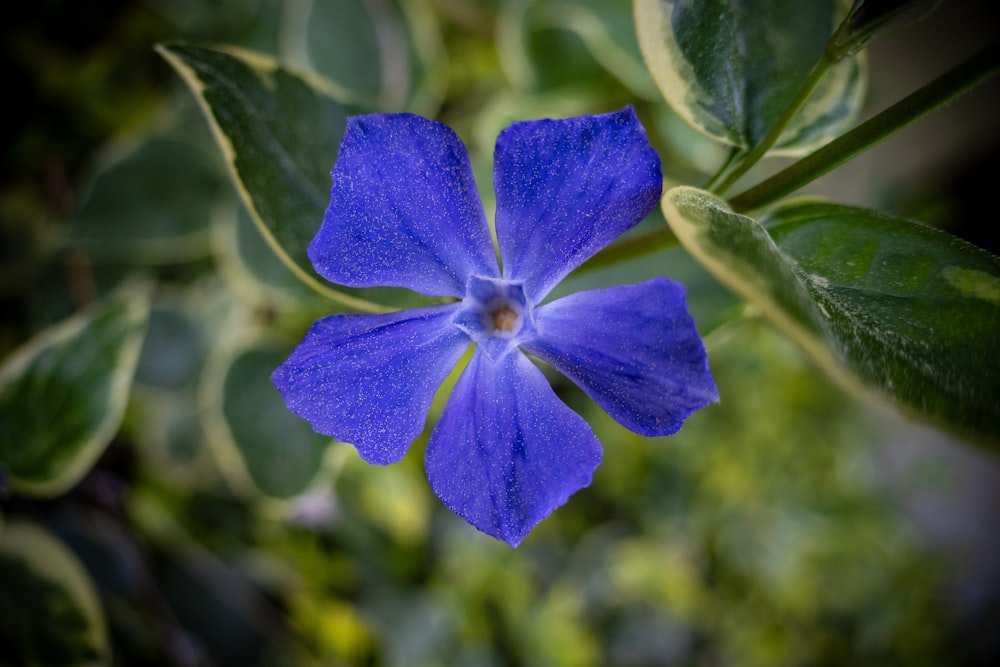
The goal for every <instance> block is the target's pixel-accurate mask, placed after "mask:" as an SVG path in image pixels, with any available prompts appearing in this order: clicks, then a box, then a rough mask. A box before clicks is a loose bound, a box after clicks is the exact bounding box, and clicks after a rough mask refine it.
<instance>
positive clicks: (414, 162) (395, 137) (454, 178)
mask: <svg viewBox="0 0 1000 667" xmlns="http://www.w3.org/2000/svg"><path fill="white" fill-rule="evenodd" d="M331 176H332V187H331V189H330V206H329V208H328V209H327V211H326V216H325V218H324V219H323V224H322V226H321V227H320V230H319V233H318V234H317V235H316V237H315V238H314V239H313V241H312V243H310V244H309V258H310V259H311V260H312V263H313V266H314V267H315V268H316V271H317V272H318V273H319V274H320V275H321V276H323V277H324V278H326V279H327V280H330V281H332V282H334V283H337V284H340V285H347V286H350V287H406V288H409V289H412V290H414V291H417V292H420V293H422V294H430V295H436V296H455V297H461V296H462V295H463V294H464V290H465V281H466V278H467V277H468V276H469V275H471V274H475V275H481V276H488V277H497V276H498V275H499V272H498V267H497V261H496V253H495V251H494V249H493V242H492V241H491V240H490V232H489V227H488V225H487V223H486V217H485V215H484V213H483V207H482V203H481V202H480V200H479V193H478V192H477V190H476V183H475V181H474V180H473V176H472V169H471V168H470V166H469V157H468V154H467V153H466V151H465V146H464V145H463V144H462V141H461V139H459V138H458V136H457V135H456V134H455V133H454V132H453V131H452V130H451V128H449V127H448V126H447V125H443V124H441V123H437V122H433V121H430V120H427V119H426V118H421V117H420V116H416V115H413V114H371V115H367V116H355V117H352V118H350V119H348V121H347V130H346V132H345V134H344V139H343V141H342V142H341V144H340V151H339V154H338V157H337V163H336V164H335V165H334V168H333V173H332V174H331Z"/></svg>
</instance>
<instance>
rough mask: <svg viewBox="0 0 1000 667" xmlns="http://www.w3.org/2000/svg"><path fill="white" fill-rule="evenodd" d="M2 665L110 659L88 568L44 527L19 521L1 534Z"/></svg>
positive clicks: (104, 661)
mask: <svg viewBox="0 0 1000 667" xmlns="http://www.w3.org/2000/svg"><path fill="white" fill-rule="evenodd" d="M0 664H5V665H35V666H37V667H42V666H44V665H59V666H60V667H68V666H70V665H81V666H82V665H88V666H91V667H92V666H94V665H110V664H111V652H110V650H109V648H108V639H107V630H106V626H105V620H104V615H103V612H102V610H101V606H100V603H99V602H98V598H97V595H96V593H95V591H94V585H93V583H92V582H91V581H90V578H89V577H88V576H87V573H86V571H85V570H84V569H83V567H82V566H81V565H80V562H79V561H78V560H77V559H76V557H75V556H74V555H73V554H72V553H71V552H70V551H69V550H68V549H66V547H64V546H63V545H62V544H61V543H60V542H58V541H57V540H56V539H55V538H54V537H52V536H51V535H49V533H48V532H46V531H44V530H43V529H41V528H39V527H37V526H35V525H34V524H30V523H27V522H23V521H13V522H11V523H9V524H8V525H7V526H6V527H5V528H4V531H3V534H2V535H0Z"/></svg>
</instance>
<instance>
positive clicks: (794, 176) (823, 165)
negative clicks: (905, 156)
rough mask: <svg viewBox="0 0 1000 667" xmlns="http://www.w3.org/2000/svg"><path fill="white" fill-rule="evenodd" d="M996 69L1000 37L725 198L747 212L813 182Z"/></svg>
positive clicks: (974, 85) (999, 54)
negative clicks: (730, 196)
mask: <svg viewBox="0 0 1000 667" xmlns="http://www.w3.org/2000/svg"><path fill="white" fill-rule="evenodd" d="M998 72H1000V41H997V42H994V43H993V44H990V45H989V46H987V47H986V48H985V49H983V50H982V51H980V52H979V53H977V54H976V55H974V56H972V57H971V58H969V59H968V60H966V61H965V62H963V63H962V64H960V65H958V66H957V67H955V68H953V69H951V70H949V71H948V72H945V73H944V74H942V75H941V76H939V77H938V78H936V79H934V80H933V81H931V82H930V83H928V84H927V85H926V86H924V87H923V88H921V89H920V90H917V91H916V92H914V93H912V94H910V95H908V96H907V97H905V98H903V99H902V100H900V101H899V102H897V103H896V104H894V105H892V106H891V107H889V108H888V109H886V110H884V111H882V112H881V113H879V114H878V115H876V116H873V117H872V118H870V119H868V120H867V121H865V122H864V123H862V124H861V125H858V126H857V127H856V128H854V129H853V130H851V131H850V132H848V133H846V134H844V135H842V136H840V137H838V138H837V139H834V140H833V141H831V142H830V143H828V144H827V145H826V146H823V147H822V148H820V149H819V150H816V151H814V152H812V153H810V154H809V155H807V156H806V157H804V158H802V159H801V160H799V161H798V162H796V163H795V164H793V165H791V166H790V167H788V168H787V169H784V170H783V171H780V172H778V173H777V174H775V175H773V176H771V177H770V178H768V179H767V180H765V181H762V182H761V183H759V184H758V185H756V186H754V187H752V188H750V189H749V190H747V191H745V192H742V193H740V194H739V195H736V196H735V197H733V198H731V199H730V200H729V204H730V206H732V207H733V210H735V211H749V210H752V209H756V208H761V207H762V206H766V205H767V204H770V203H771V202H773V201H775V200H776V199H779V198H781V197H784V196H785V195H787V194H789V193H790V192H794V191H795V190H797V189H799V188H800V187H802V186H803V185H806V184H808V183H811V182H812V181H814V180H816V179H817V178H819V177H820V176H822V175H823V174H825V173H827V172H828V171H831V170H833V169H834V168H836V167H839V166H840V165H842V164H843V163H845V162H847V161H848V160H850V159H851V158H853V157H854V156H856V155H858V154H859V153H863V152H864V151H866V150H868V149H869V148H871V147H872V146H874V145H875V144H877V143H879V142H880V141H882V140H884V139H887V138H888V137H890V136H892V135H893V134H895V133H896V132H899V131H900V130H901V129H903V128H904V127H906V126H907V125H910V124H911V123H913V122H915V121H917V120H919V119H921V118H923V117H924V116H926V115H927V114H929V113H930V112H931V111H934V110H935V109H937V108H939V107H941V106H943V105H945V104H947V103H948V102H950V101H952V100H954V99H955V98H957V97H959V96H960V95H962V94H963V93H965V92H967V91H969V90H971V89H972V88H974V87H976V86H978V85H979V84H981V83H983V82H984V81H986V80H987V79H989V78H990V77H992V76H993V75H995V74H997V73H998Z"/></svg>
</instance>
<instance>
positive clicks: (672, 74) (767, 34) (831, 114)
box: [634, 0, 864, 153]
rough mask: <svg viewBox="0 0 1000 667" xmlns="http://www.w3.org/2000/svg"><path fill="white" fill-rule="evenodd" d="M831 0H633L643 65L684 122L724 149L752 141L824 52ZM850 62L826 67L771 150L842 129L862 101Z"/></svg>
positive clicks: (800, 146)
mask: <svg viewBox="0 0 1000 667" xmlns="http://www.w3.org/2000/svg"><path fill="white" fill-rule="evenodd" d="M834 5H835V2H834V0H809V1H808V2H802V1H801V0H766V1H764V2H753V3H750V2H746V1H745V0H706V1H704V2H679V0H634V8H635V21H636V27H637V30H638V34H639V45H640V47H641V48H642V52H643V55H644V56H645V58H646V63H647V65H648V66H649V69H650V72H651V73H652V75H653V79H654V80H655V81H656V84H657V86H659V88H660V92H661V93H662V94H663V97H664V98H665V99H666V100H667V102H668V103H669V104H670V106H671V107H673V109H674V110H675V111H676V112H677V113H678V114H679V115H680V116H681V117H682V118H684V120H686V121H687V122H688V123H689V124H691V126H693V127H695V128H697V129H699V130H700V131H701V132H704V133H705V134H707V135H708V136H710V137H714V138H715V139H717V140H718V141H721V142H723V143H726V144H730V145H732V146H738V147H742V148H752V147H753V146H756V145H757V144H758V143H760V141H761V139H763V138H764V137H765V136H766V135H767V133H768V132H769V131H770V130H771V128H772V127H773V126H774V125H775V122H776V121H777V120H778V119H779V117H780V116H781V114H782V112H783V111H784V110H785V108H786V107H787V106H788V105H789V103H790V102H791V101H792V99H793V98H794V97H795V94H796V93H797V92H798V91H799V89H800V88H801V87H802V85H803V84H804V83H805V81H806V79H807V78H808V76H809V73H810V71H811V70H812V68H813V66H814V65H815V64H816V63H817V62H819V60H820V58H821V56H822V55H823V51H824V47H825V44H826V42H827V39H828V38H829V37H830V34H831V32H832V31H833V28H834V9H835V7H834ZM863 92H864V76H863V71H862V68H861V65H860V62H859V61H858V60H847V61H845V62H843V63H841V64H840V65H838V66H836V67H834V68H833V69H831V70H830V71H829V72H828V73H827V74H826V75H825V77H824V78H823V79H822V81H821V82H820V83H819V86H818V87H817V88H816V90H814V91H813V93H812V96H811V97H810V98H809V99H808V100H807V101H806V103H805V105H804V106H803V107H802V109H800V111H799V113H798V114H797V115H796V116H795V118H794V119H793V120H792V121H791V123H790V124H789V125H788V126H787V127H786V129H785V131H784V133H783V134H782V137H781V139H779V141H778V143H777V144H776V146H775V150H780V151H782V152H785V153H792V152H794V153H801V152H804V151H807V150H809V149H811V148H813V147H815V146H817V145H819V144H822V143H824V142H825V141H827V140H828V139H830V138H832V137H833V136H836V135H837V134H839V133H840V132H841V131H843V130H844V129H845V128H846V127H847V126H848V125H849V124H850V123H851V122H852V121H853V120H854V117H855V115H856V113H857V111H858V109H859V107H860V105H861V98H862V94H863Z"/></svg>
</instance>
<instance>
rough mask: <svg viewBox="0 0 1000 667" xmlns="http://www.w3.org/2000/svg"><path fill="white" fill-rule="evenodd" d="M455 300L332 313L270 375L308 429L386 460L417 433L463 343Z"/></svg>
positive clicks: (364, 454)
mask: <svg viewBox="0 0 1000 667" xmlns="http://www.w3.org/2000/svg"><path fill="white" fill-rule="evenodd" d="M457 307H458V306H457V304H447V305H442V306H431V307H429V308H419V309H415V310H406V311H401V312H398V313H391V314H388V315H332V316H330V317H327V318H324V319H322V320H319V321H318V322H316V323H315V324H313V326H312V328H310V329H309V332H308V333H307V334H306V337H305V339H304V340H303V341H302V343H300V344H299V346H298V347H297V348H295V350H294V351H293V352H292V354H291V356H289V357H288V360H287V361H285V363H284V364H282V365H281V366H279V367H278V369H277V370H276V371H274V374H273V375H272V376H271V381H272V382H273V383H274V385H275V386H276V387H277V388H278V391H280V392H281V395H282V396H283V397H284V399H285V404H286V405H287V406H288V408H289V409H290V410H291V411H292V412H294V413H295V414H297V415H299V416H300V417H302V418H304V419H306V420H308V421H309V423H310V424H311V425H312V427H313V429H314V430H316V431H317V432H319V433H323V434H325V435H331V436H333V437H335V438H337V439H338V440H341V441H345V442H350V443H351V444H353V445H354V446H355V447H357V448H358V452H359V453H360V454H361V457H362V458H363V459H365V460H366V461H368V462H369V463H378V464H385V463H394V462H395V461H398V460H399V459H401V458H403V456H404V455H405V454H406V450H407V448H408V447H409V446H410V443H411V442H412V441H413V439H414V438H416V437H417V436H418V435H420V433H421V431H423V429H424V422H425V420H426V419H427V411H428V410H429V409H430V405H431V400H432V399H433V398H434V392H436V391H437V388H438V386H440V384H441V383H442V382H443V381H444V379H445V377H447V375H448V373H449V372H451V370H452V368H454V366H455V364H456V363H458V360H459V358H460V357H461V356H462V353H463V352H464V351H465V350H466V349H467V348H468V346H469V343H470V341H469V337H468V336H466V335H465V334H464V333H462V332H461V331H459V330H458V329H456V328H455V327H454V326H452V325H451V318H452V317H453V316H454V313H455V310H456V308H457Z"/></svg>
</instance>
